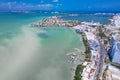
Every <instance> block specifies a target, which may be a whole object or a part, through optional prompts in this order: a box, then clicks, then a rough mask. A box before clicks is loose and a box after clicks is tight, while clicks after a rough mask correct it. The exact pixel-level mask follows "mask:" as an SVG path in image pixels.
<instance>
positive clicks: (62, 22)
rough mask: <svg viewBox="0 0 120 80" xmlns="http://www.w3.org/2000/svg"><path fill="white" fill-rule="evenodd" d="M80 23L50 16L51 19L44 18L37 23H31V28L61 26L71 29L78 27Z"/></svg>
mask: <svg viewBox="0 0 120 80" xmlns="http://www.w3.org/2000/svg"><path fill="white" fill-rule="evenodd" d="M80 23H81V22H80V21H78V20H63V19H60V17H57V16H52V17H48V18H45V19H43V20H41V21H39V22H36V23H32V24H31V26H34V27H45V26H52V25H56V26H60V27H62V26H68V27H73V26H76V25H79V24H80Z"/></svg>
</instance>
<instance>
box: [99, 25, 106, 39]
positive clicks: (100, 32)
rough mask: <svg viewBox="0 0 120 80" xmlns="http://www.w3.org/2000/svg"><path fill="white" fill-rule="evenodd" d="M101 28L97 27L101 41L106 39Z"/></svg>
mask: <svg viewBox="0 0 120 80" xmlns="http://www.w3.org/2000/svg"><path fill="white" fill-rule="evenodd" d="M102 29H103V26H100V27H99V36H100V38H101V39H103V37H106V35H105V33H104V32H103V30H102Z"/></svg>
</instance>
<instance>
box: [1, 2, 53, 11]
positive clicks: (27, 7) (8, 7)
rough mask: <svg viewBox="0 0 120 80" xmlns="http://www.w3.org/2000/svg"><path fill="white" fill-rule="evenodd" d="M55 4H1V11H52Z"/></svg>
mask: <svg viewBox="0 0 120 80" xmlns="http://www.w3.org/2000/svg"><path fill="white" fill-rule="evenodd" d="M52 7H53V4H43V3H41V4H37V5H33V4H27V3H24V2H6V3H0V10H51V9H52Z"/></svg>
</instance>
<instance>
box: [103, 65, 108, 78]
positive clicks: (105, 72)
mask: <svg viewBox="0 0 120 80" xmlns="http://www.w3.org/2000/svg"><path fill="white" fill-rule="evenodd" d="M107 70H108V66H107V67H106V69H105V70H104V73H103V76H102V80H106V74H107Z"/></svg>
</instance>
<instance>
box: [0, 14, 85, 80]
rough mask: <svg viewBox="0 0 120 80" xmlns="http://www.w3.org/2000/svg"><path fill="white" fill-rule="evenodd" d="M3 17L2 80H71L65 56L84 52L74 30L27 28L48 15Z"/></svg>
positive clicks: (0, 39) (0, 42) (0, 32)
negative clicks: (76, 49)
mask: <svg viewBox="0 0 120 80" xmlns="http://www.w3.org/2000/svg"><path fill="white" fill-rule="evenodd" d="M0 14H1V15H0V16H1V17H2V18H1V19H0V22H1V23H0V80H71V79H72V77H73V76H72V74H73V72H72V71H71V70H70V68H71V67H72V66H73V64H70V63H69V62H68V59H69V56H67V55H66V54H67V53H69V52H72V51H75V49H74V48H79V49H82V50H83V49H84V45H83V42H82V41H80V37H78V35H77V34H76V33H75V32H74V31H73V30H71V29H69V28H67V27H65V28H58V27H56V26H51V27H47V28H33V27H30V26H28V25H29V24H30V23H32V22H35V21H37V20H39V19H42V18H44V17H48V16H50V15H49V14H48V15H44V14H13V13H0ZM81 40H82V39H81ZM77 54H78V52H77ZM80 55H81V54H80ZM83 58H84V57H83V55H81V59H83Z"/></svg>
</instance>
